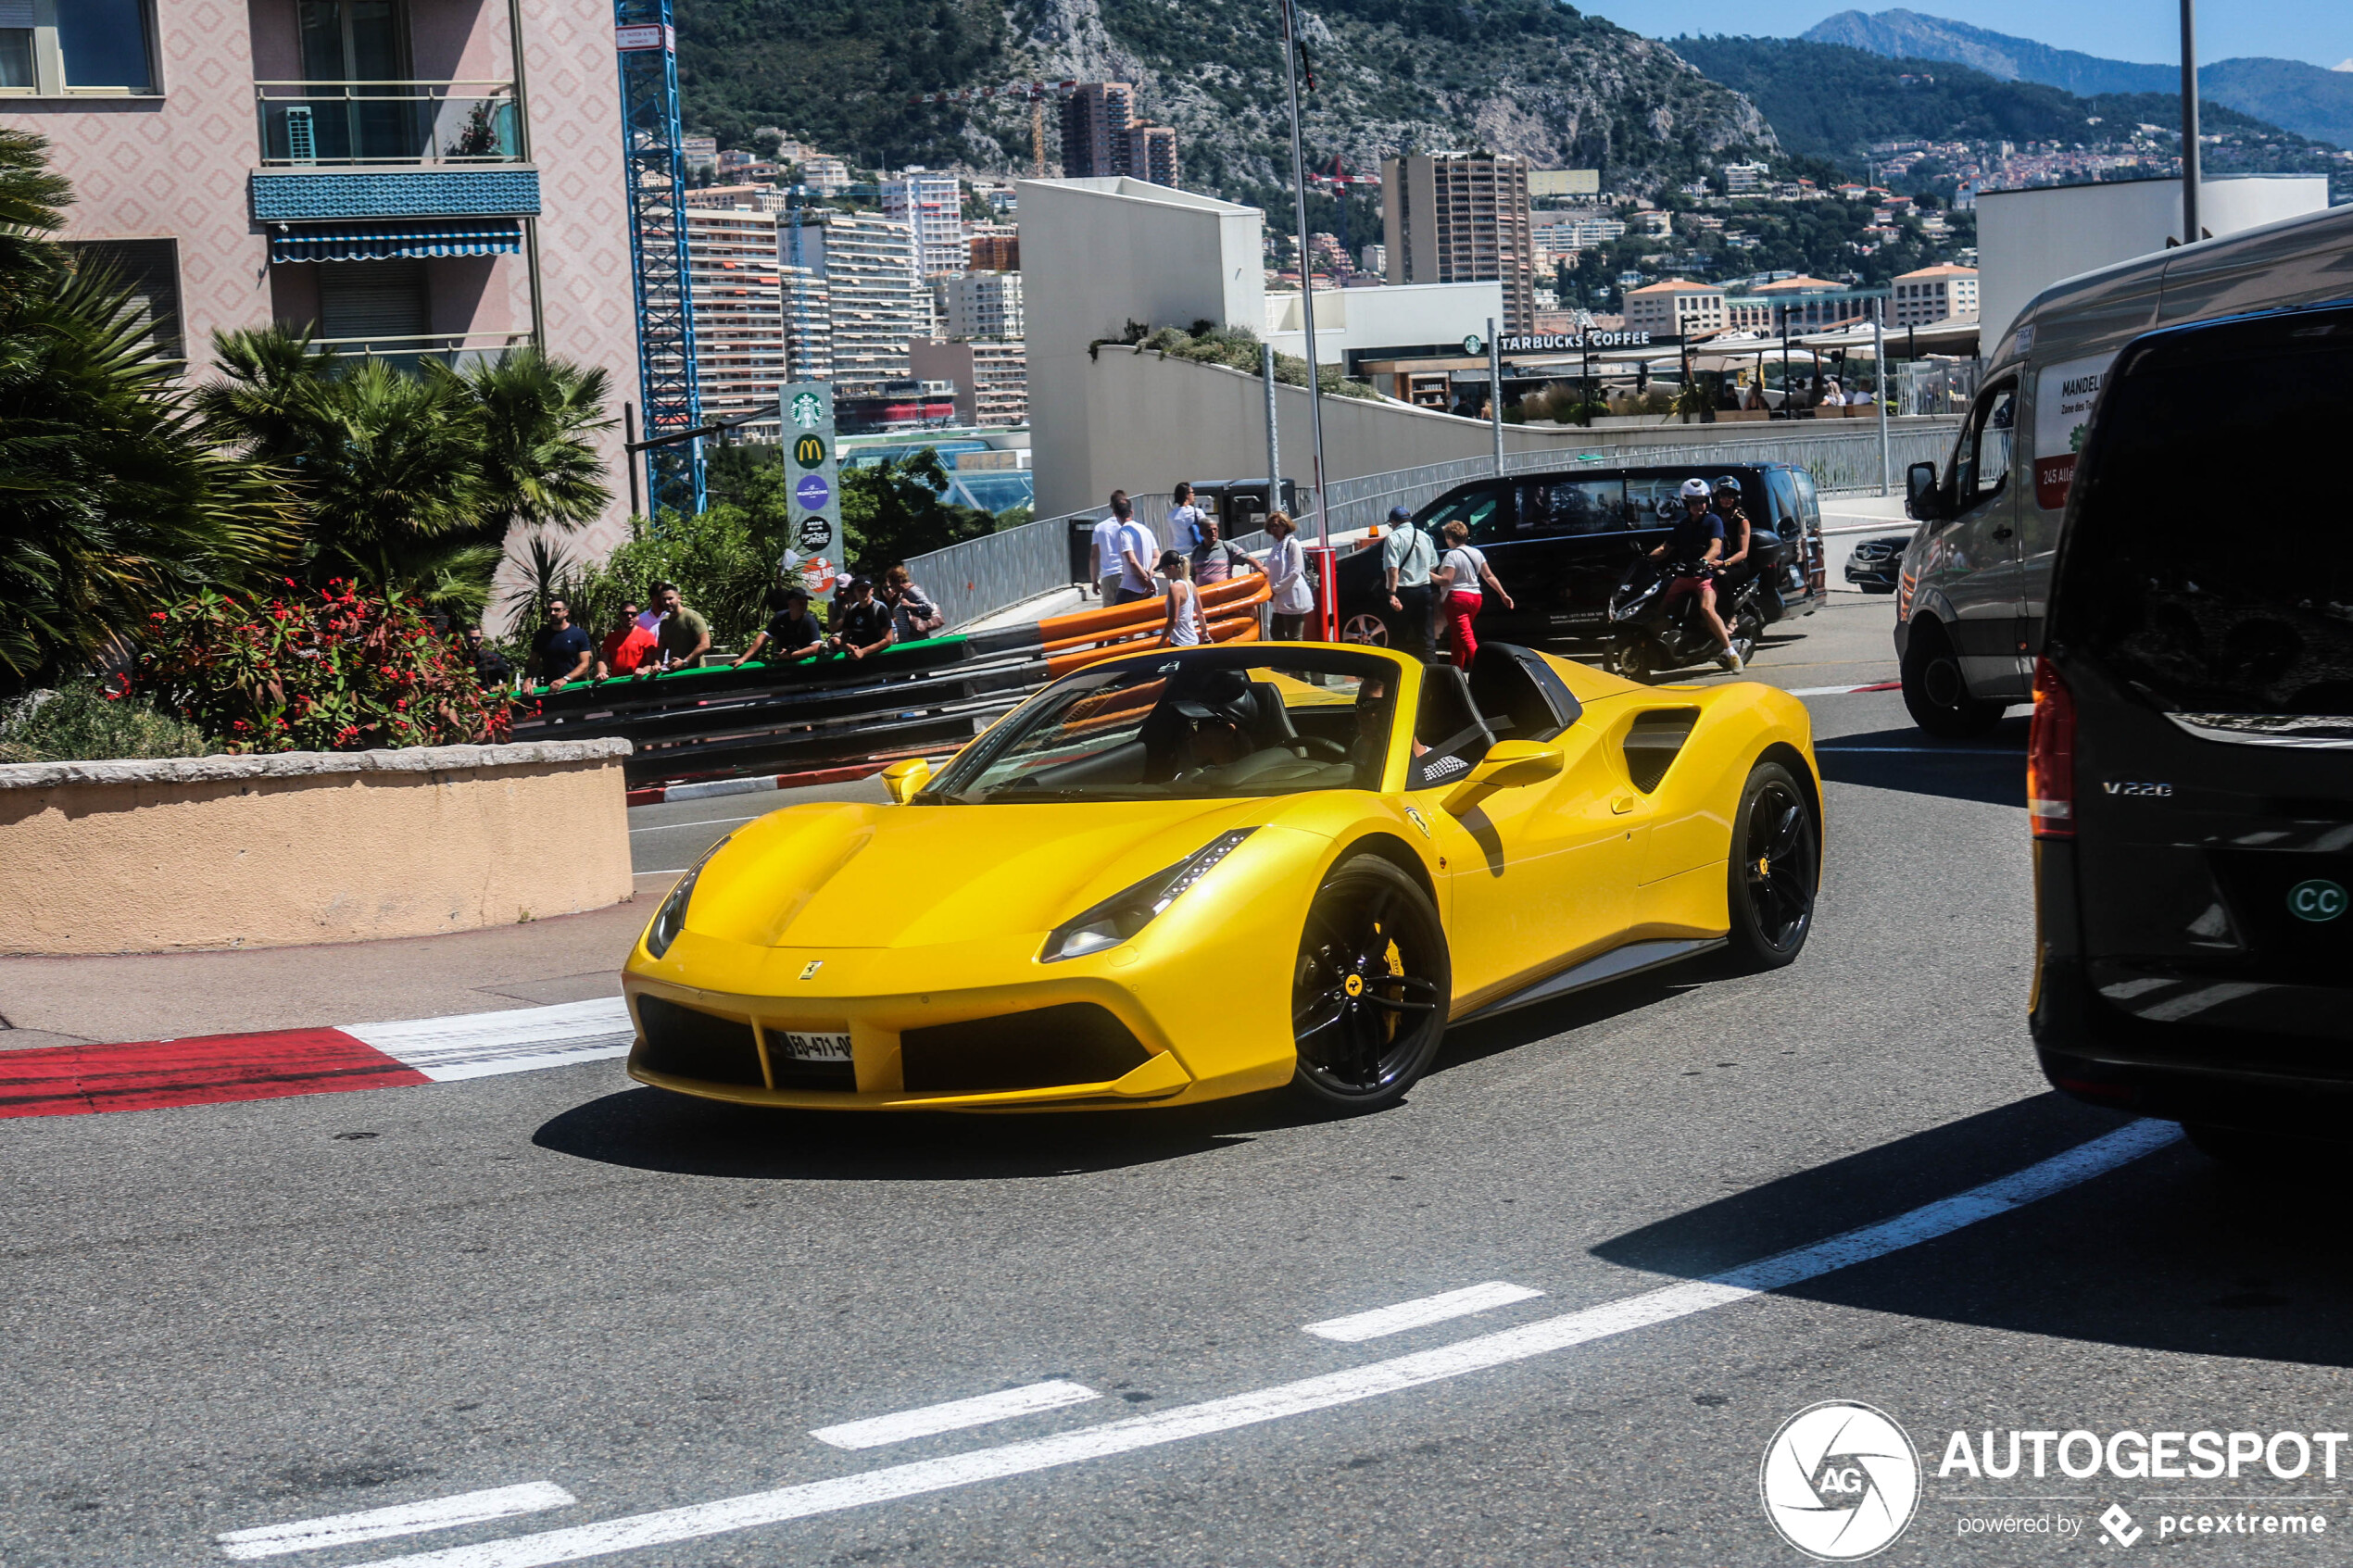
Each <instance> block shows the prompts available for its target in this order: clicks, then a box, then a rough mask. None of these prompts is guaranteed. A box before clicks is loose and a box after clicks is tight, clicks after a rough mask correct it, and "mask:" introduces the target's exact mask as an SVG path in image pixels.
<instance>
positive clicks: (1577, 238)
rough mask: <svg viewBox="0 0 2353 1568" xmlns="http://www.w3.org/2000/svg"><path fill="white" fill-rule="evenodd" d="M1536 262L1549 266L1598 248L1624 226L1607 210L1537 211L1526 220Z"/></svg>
mask: <svg viewBox="0 0 2353 1568" xmlns="http://www.w3.org/2000/svg"><path fill="white" fill-rule="evenodd" d="M1529 223H1530V229H1531V233H1532V236H1533V239H1534V242H1535V250H1536V257H1537V261H1538V263H1539V264H1540V265H1547V266H1548V265H1550V264H1551V263H1553V262H1554V261H1567V260H1570V259H1573V258H1574V257H1576V255H1577V253H1578V252H1579V251H1585V250H1598V249H1600V248H1601V247H1602V246H1603V245H1607V244H1609V242H1610V241H1612V240H1615V239H1617V238H1619V237H1620V236H1621V235H1623V234H1624V233H1625V232H1626V225H1625V224H1624V223H1622V222H1620V221H1619V220H1617V218H1615V217H1612V216H1610V215H1609V214H1607V213H1598V212H1539V213H1535V214H1533V215H1532V216H1531V218H1530V220H1529Z"/></svg>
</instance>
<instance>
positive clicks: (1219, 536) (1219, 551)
mask: <svg viewBox="0 0 2353 1568" xmlns="http://www.w3.org/2000/svg"><path fill="white" fill-rule="evenodd" d="M1189 564H1190V565H1191V567H1192V578H1193V584H1194V586H1196V587H1199V586H1202V585H1203V584H1206V583H1230V582H1232V581H1233V580H1234V578H1235V577H1236V576H1238V575H1239V574H1240V573H1242V572H1245V571H1257V570H1258V563H1257V562H1256V561H1254V560H1252V559H1251V558H1250V552H1249V551H1248V550H1245V549H1243V548H1241V547H1240V546H1238V545H1234V544H1231V543H1229V542H1228V541H1227V538H1226V536H1225V530H1224V529H1223V527H1221V526H1220V524H1219V523H1218V521H1217V516H1216V514H1215V513H1214V512H1205V513H1203V514H1202V520H1201V543H1199V544H1197V545H1195V546H1193V549H1192V555H1191V558H1190V561H1189Z"/></svg>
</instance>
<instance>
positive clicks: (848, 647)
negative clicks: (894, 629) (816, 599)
mask: <svg viewBox="0 0 2353 1568" xmlns="http://www.w3.org/2000/svg"><path fill="white" fill-rule="evenodd" d="M890 643H891V627H890V607H889V606H888V605H886V604H882V603H880V602H878V601H877V600H876V599H875V581H874V579H873V578H871V577H853V578H851V579H850V580H849V603H848V604H847V605H844V606H843V607H841V609H840V610H839V612H838V613H837V615H836V616H835V618H834V634H833V637H832V638H831V639H830V640H829V641H828V642H827V644H826V646H828V647H830V648H832V649H833V650H834V651H835V652H836V653H846V654H848V655H849V657H850V658H852V659H864V658H865V657H867V656H868V655H869V654H876V653H880V652H882V650H883V649H885V648H887V647H888V646H890Z"/></svg>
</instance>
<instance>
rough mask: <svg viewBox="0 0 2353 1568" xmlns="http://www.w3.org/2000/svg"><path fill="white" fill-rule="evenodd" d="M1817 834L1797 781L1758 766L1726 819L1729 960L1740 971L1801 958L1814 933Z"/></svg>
mask: <svg viewBox="0 0 2353 1568" xmlns="http://www.w3.org/2000/svg"><path fill="white" fill-rule="evenodd" d="M1821 868H1822V843H1821V832H1820V830H1819V828H1818V825H1817V824H1816V822H1815V821H1814V811H1813V808H1812V807H1810V806H1809V805H1807V804H1806V792H1805V791H1804V790H1802V789H1800V788H1799V787H1798V784H1797V780H1796V779H1795V778H1794V777H1793V775H1792V774H1791V772H1790V771H1789V770H1788V769H1787V768H1786V767H1783V766H1782V765H1781V764H1780V763H1779V762H1759V763H1758V764H1757V765H1756V766H1755V768H1753V769H1751V770H1749V775H1748V782H1747V784H1744V785H1743V787H1742V789H1741V803H1740V809H1739V810H1738V811H1736V812H1735V813H1733V816H1732V862H1731V866H1730V876H1731V886H1730V889H1729V892H1730V902H1731V923H1732V930H1731V945H1732V955H1733V958H1734V959H1735V960H1736V961H1738V962H1739V963H1740V964H1741V965H1742V966H1743V967H1744V968H1749V969H1779V968H1780V966H1781V965H1783V964H1786V963H1789V962H1791V961H1793V960H1795V959H1796V957H1797V955H1798V954H1799V953H1801V952H1803V951H1804V950H1805V947H1806V936H1807V935H1809V934H1811V933H1812V931H1813V929H1814V894H1815V890H1816V888H1817V887H1818V885H1819V883H1820V877H1821Z"/></svg>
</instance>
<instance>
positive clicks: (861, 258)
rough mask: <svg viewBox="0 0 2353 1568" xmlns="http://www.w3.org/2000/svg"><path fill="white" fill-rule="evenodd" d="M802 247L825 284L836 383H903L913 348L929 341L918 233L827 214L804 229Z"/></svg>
mask: <svg viewBox="0 0 2353 1568" xmlns="http://www.w3.org/2000/svg"><path fill="white" fill-rule="evenodd" d="M787 238H789V236H787ZM800 243H801V255H802V257H803V264H804V265H806V266H807V267H809V268H810V270H812V272H813V273H814V274H815V275H816V276H817V277H819V278H821V279H823V280H824V285H825V318H826V321H827V323H828V328H829V332H830V345H829V347H830V353H831V356H832V360H833V379H834V380H835V381H836V382H837V383H843V384H845V385H847V384H849V383H873V382H885V381H904V380H906V379H907V377H908V374H909V371H908V369H907V345H908V343H909V341H910V340H912V339H914V338H918V337H929V336H931V335H932V314H931V291H930V290H929V289H927V288H925V286H924V282H923V279H922V278H921V277H919V276H918V275H917V274H916V271H915V233H914V231H913V230H912V229H911V228H909V227H908V226H907V225H906V224H904V223H894V222H892V221H891V220H889V219H887V218H881V217H876V216H875V215H874V214H872V213H864V212H829V213H826V214H825V215H824V221H823V222H822V223H819V222H813V221H812V222H807V223H805V224H804V226H803V228H802V230H801V236H800Z"/></svg>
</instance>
